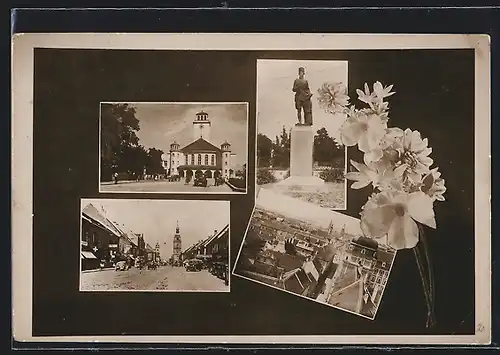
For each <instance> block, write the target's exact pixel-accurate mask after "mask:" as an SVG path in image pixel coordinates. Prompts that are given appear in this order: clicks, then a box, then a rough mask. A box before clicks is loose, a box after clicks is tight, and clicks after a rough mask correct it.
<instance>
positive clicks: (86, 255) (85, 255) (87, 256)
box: [81, 251, 97, 259]
mask: <svg viewBox="0 0 500 355" xmlns="http://www.w3.org/2000/svg"><path fill="white" fill-rule="evenodd" d="M81 255H82V257H83V258H84V259H97V256H95V255H94V254H92V253H91V252H90V251H82V253H81Z"/></svg>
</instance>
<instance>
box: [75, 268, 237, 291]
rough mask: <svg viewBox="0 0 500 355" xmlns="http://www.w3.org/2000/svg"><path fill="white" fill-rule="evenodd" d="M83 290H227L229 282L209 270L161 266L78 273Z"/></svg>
mask: <svg viewBox="0 0 500 355" xmlns="http://www.w3.org/2000/svg"><path fill="white" fill-rule="evenodd" d="M80 276H81V279H80V289H81V290H82V291H117V290H141V291H155V290H162V291H187V292H189V291H229V286H226V285H225V282H224V280H221V279H219V278H217V277H215V276H214V275H212V274H210V273H209V272H208V270H202V271H195V272H187V271H186V270H185V269H184V268H183V267H172V266H162V267H159V268H158V269H156V270H146V269H143V270H139V269H137V268H131V269H129V270H126V271H115V270H99V271H91V272H82V273H81V274H80Z"/></svg>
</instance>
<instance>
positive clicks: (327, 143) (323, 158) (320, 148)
mask: <svg viewBox="0 0 500 355" xmlns="http://www.w3.org/2000/svg"><path fill="white" fill-rule="evenodd" d="M343 158H344V151H343V149H342V148H341V147H340V146H339V145H338V144H337V143H336V142H335V140H334V139H333V138H332V137H330V136H329V135H328V131H327V130H326V128H325V127H323V128H321V129H319V130H318V131H317V132H316V135H315V136H314V148H313V159H314V161H315V162H317V163H318V164H319V165H327V166H332V165H335V163H336V162H337V161H339V160H342V162H341V163H342V164H341V165H342V166H343V164H344V162H343Z"/></svg>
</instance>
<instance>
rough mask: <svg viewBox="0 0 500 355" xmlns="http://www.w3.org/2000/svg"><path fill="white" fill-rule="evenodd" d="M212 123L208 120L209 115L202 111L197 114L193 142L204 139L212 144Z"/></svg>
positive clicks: (194, 122)
mask: <svg viewBox="0 0 500 355" xmlns="http://www.w3.org/2000/svg"><path fill="white" fill-rule="evenodd" d="M211 125H212V123H211V122H210V120H209V119H208V113H206V112H204V111H200V112H198V113H197V114H196V119H195V120H194V121H193V140H194V141H196V140H198V139H200V138H203V139H204V140H206V141H207V142H210V127H211Z"/></svg>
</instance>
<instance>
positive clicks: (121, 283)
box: [80, 199, 229, 292]
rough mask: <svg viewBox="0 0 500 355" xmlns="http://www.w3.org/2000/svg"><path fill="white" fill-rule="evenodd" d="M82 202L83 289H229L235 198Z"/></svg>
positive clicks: (81, 252)
mask: <svg viewBox="0 0 500 355" xmlns="http://www.w3.org/2000/svg"><path fill="white" fill-rule="evenodd" d="M81 203H82V211H81V250H80V260H81V270H80V291H153V292H155V291H178V292H203V291H206V292H228V291H229V202H226V201H194V200H193V201H183V200H169V201H162V200H129V199H82V201H81ZM207 212H208V213H207ZM193 216H196V218H197V223H192V221H191V220H192V218H193Z"/></svg>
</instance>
